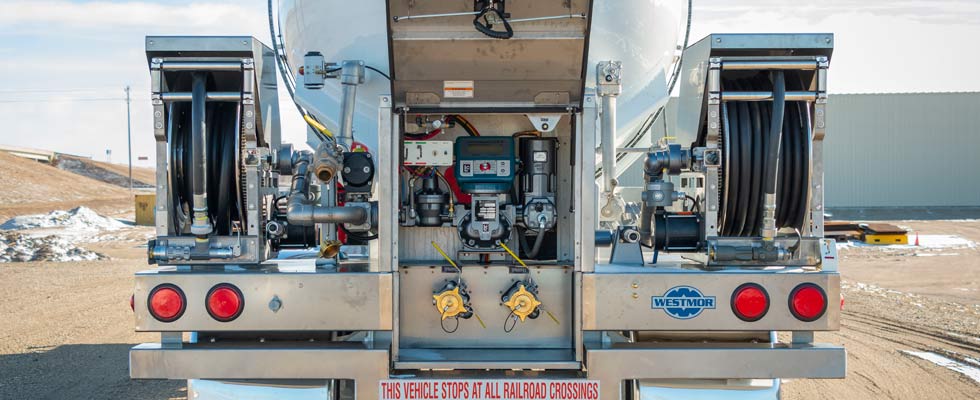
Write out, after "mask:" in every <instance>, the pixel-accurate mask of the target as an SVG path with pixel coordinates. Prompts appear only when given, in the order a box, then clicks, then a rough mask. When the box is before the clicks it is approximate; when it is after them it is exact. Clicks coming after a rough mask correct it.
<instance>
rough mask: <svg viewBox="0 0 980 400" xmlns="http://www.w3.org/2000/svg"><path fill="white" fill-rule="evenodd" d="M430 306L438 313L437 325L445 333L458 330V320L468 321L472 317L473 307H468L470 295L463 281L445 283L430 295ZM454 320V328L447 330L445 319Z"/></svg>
mask: <svg viewBox="0 0 980 400" xmlns="http://www.w3.org/2000/svg"><path fill="white" fill-rule="evenodd" d="M432 304H433V305H434V306H435V307H436V311H437V312H438V313H439V317H440V319H439V324H440V325H441V326H442V330H443V331H445V332H446V333H453V332H456V329H459V319H460V318H462V319H470V317H472V316H473V306H472V305H470V294H469V292H468V291H467V290H466V284H464V283H463V281H447V282H446V284H445V285H443V286H442V288H440V289H439V290H436V291H435V292H434V293H433V294H432ZM450 318H451V319H454V320H456V326H455V327H453V328H452V329H449V328H447V327H446V325H445V321H446V320H447V319H450Z"/></svg>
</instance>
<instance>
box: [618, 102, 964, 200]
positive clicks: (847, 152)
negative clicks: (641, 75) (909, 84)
mask: <svg viewBox="0 0 980 400" xmlns="http://www.w3.org/2000/svg"><path fill="white" fill-rule="evenodd" d="M670 104H674V102H671V103H670ZM827 108H828V109H827V136H826V138H825V140H824V160H825V166H826V167H825V168H826V176H825V186H826V190H825V192H824V193H825V201H826V204H827V207H828V208H875V207H980V93H908V94H878V93H875V94H832V95H830V98H829V100H828V106H827ZM667 116H668V119H669V120H670V121H672V120H673V119H674V118H676V109H674V108H672V107H669V108H668V110H667ZM673 125H674V124H673V123H670V122H669V123H668V129H670V127H672V126H673ZM662 131H663V129H662V125H661V128H660V129H659V130H658V131H657V133H656V134H655V136H654V138H655V139H654V141H656V138H659V137H661V136H662V135H663V133H662ZM620 182H621V184H622V185H623V186H641V185H642V182H643V171H642V166H641V163H637V164H635V165H634V166H632V167H630V168H629V169H627V170H626V171H625V172H624V173H623V175H622V176H621V177H620Z"/></svg>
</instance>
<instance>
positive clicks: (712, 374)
mask: <svg viewBox="0 0 980 400" xmlns="http://www.w3.org/2000/svg"><path fill="white" fill-rule="evenodd" d="M586 360H587V361H586V365H587V366H588V377H589V379H596V380H599V381H600V385H599V387H600V388H601V389H600V390H601V391H602V394H601V395H602V396H601V398H604V399H617V398H622V397H620V390H621V386H622V382H623V380H626V379H773V378H813V379H838V378H844V374H845V372H846V370H847V354H846V352H845V350H844V348H843V347H840V346H834V345H826V344H806V345H793V344H776V345H770V344H732V345H730V346H725V345H721V344H712V345H710V347H707V345H705V347H699V346H697V345H676V346H669V345H663V344H659V345H650V344H643V343H640V344H627V345H619V346H615V347H610V348H595V349H587V350H586Z"/></svg>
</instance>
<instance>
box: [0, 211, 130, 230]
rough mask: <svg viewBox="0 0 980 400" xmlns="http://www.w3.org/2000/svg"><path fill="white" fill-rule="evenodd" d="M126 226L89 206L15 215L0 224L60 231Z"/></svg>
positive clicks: (114, 228)
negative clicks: (57, 229) (45, 212)
mask: <svg viewBox="0 0 980 400" xmlns="http://www.w3.org/2000/svg"><path fill="white" fill-rule="evenodd" d="M126 227H127V225H126V224H124V223H122V222H119V221H118V220H116V219H115V218H109V217H103V216H101V215H99V214H98V213H96V212H95V211H92V209H90V208H87V207H76V208H73V209H71V210H68V211H62V210H57V211H52V212H49V213H47V214H35V215H22V216H18V217H13V218H11V219H9V220H7V222H4V223H3V225H0V230H6V231H10V230H24V229H39V228H60V231H68V232H92V231H114V230H118V229H122V228H126Z"/></svg>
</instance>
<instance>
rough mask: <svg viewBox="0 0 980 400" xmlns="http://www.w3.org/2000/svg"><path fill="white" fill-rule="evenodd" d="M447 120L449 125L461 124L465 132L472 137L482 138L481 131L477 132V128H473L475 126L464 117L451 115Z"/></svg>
mask: <svg viewBox="0 0 980 400" xmlns="http://www.w3.org/2000/svg"><path fill="white" fill-rule="evenodd" d="M445 120H446V122H447V123H449V122H455V123H457V124H459V125H460V126H461V127H463V130H465V131H466V134H468V135H470V136H480V131H478V130H476V127H475V126H473V124H471V123H470V121H469V120H467V119H466V118H465V117H463V116H462V115H459V114H450V115H447V116H446V118H445Z"/></svg>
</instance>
